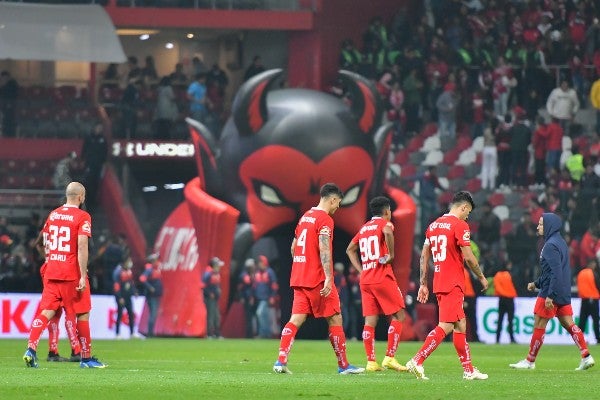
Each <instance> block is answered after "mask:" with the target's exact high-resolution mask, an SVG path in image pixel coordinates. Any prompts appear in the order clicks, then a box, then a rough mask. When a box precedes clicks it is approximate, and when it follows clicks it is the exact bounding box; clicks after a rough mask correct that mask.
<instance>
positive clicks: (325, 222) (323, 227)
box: [318, 218, 333, 238]
mask: <svg viewBox="0 0 600 400" xmlns="http://www.w3.org/2000/svg"><path fill="white" fill-rule="evenodd" d="M318 234H319V236H321V235H324V236H327V237H329V238H330V237H332V236H333V219H331V218H323V219H321V220H320V221H319V226H318Z"/></svg>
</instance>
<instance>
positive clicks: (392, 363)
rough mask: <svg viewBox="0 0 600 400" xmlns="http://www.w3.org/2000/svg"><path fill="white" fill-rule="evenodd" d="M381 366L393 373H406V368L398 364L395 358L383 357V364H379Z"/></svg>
mask: <svg viewBox="0 0 600 400" xmlns="http://www.w3.org/2000/svg"><path fill="white" fill-rule="evenodd" d="M381 366H382V367H383V368H385V369H393V370H394V371H398V372H405V371H408V368H406V367H405V366H404V365H402V364H400V363H399V362H398V360H396V357H389V356H385V358H384V359H383V362H382V363H381Z"/></svg>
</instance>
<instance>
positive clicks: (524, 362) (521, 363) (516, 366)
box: [508, 360, 535, 369]
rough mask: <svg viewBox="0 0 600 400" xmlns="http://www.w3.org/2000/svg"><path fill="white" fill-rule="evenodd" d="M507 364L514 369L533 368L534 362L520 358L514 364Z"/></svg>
mask: <svg viewBox="0 0 600 400" xmlns="http://www.w3.org/2000/svg"><path fill="white" fill-rule="evenodd" d="M508 366H509V367H511V368H514V369H535V362H529V361H527V360H521V361H519V362H517V363H514V364H508Z"/></svg>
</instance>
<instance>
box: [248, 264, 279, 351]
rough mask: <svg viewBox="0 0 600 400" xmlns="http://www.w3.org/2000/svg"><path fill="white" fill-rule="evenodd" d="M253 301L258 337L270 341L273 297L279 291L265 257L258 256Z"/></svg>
mask: <svg viewBox="0 0 600 400" xmlns="http://www.w3.org/2000/svg"><path fill="white" fill-rule="evenodd" d="M253 288H254V300H255V301H256V321H257V322H258V329H257V331H258V337H260V338H264V339H270V338H271V337H272V336H273V331H272V327H273V320H274V318H273V314H272V313H271V308H273V307H274V306H275V296H276V295H277V291H278V290H279V285H278V284H277V277H276V276H275V271H273V269H272V268H271V267H269V260H268V259H267V257H266V256H258V270H257V271H256V272H255V273H254V287H253Z"/></svg>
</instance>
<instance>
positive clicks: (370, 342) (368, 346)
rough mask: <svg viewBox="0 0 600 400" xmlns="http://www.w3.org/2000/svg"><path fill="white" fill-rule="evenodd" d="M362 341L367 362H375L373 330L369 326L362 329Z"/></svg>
mask: <svg viewBox="0 0 600 400" xmlns="http://www.w3.org/2000/svg"><path fill="white" fill-rule="evenodd" d="M362 340H363V344H364V345H365V352H366V353H367V361H375V328H374V327H372V326H369V325H365V326H364V327H363V332H362Z"/></svg>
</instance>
